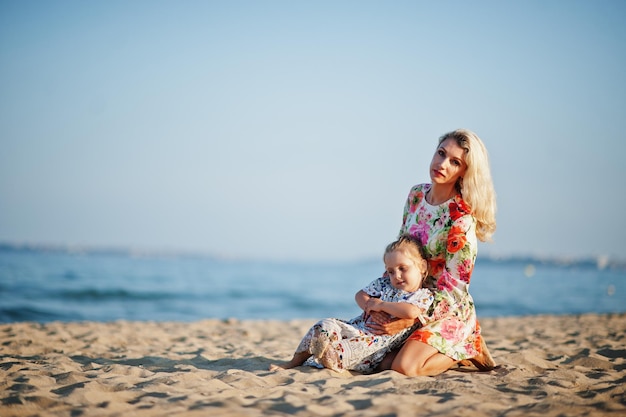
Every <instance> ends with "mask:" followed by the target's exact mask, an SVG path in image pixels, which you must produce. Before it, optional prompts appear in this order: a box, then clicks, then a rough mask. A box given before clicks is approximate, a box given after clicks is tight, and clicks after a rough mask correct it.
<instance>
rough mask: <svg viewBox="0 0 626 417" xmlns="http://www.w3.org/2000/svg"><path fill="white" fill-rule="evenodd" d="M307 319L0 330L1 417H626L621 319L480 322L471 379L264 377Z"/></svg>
mask: <svg viewBox="0 0 626 417" xmlns="http://www.w3.org/2000/svg"><path fill="white" fill-rule="evenodd" d="M314 321H315V320H314V319H311V320H297V321H290V322H280V321H238V320H226V321H224V320H203V321H198V322H193V323H176V322H165V323H156V322H126V321H119V322H111V323H98V322H76V323H60V322H53V323H48V324H38V323H31V322H23V323H10V324H3V325H0V353H1V359H0V401H1V402H0V416H2V417H9V416H73V417H76V416H120V417H122V416H270V415H296V416H460V415H463V416H544V417H549V416H554V417H556V416H611V415H615V416H624V415H626V393H625V390H626V388H625V387H626V314H610V315H594V314H589V315H581V316H532V317H507V318H484V319H482V321H481V323H482V327H483V332H484V335H485V337H486V339H487V341H488V343H489V346H490V348H491V351H492V354H493V356H494V358H495V360H496V361H497V362H498V364H499V366H498V367H497V368H496V369H495V370H493V371H490V372H484V373H483V372H477V371H476V370H475V369H473V368H469V367H466V368H458V369H452V370H450V371H448V372H446V373H444V374H443V375H440V376H437V377H417V378H408V377H405V376H403V375H400V374H397V373H395V372H393V371H385V372H382V373H378V374H374V375H359V374H351V373H347V372H346V373H342V374H338V373H335V372H332V371H329V370H326V369H324V370H318V369H314V368H308V367H300V368H296V369H293V370H282V371H278V372H270V371H268V370H267V369H268V366H269V364H270V363H272V362H276V361H280V360H285V359H288V358H290V356H291V354H292V352H293V349H294V348H295V346H296V345H297V343H298V342H299V340H300V337H301V336H302V335H303V334H304V332H305V331H306V330H307V329H308V328H309V326H310V325H312V324H313V323H314Z"/></svg>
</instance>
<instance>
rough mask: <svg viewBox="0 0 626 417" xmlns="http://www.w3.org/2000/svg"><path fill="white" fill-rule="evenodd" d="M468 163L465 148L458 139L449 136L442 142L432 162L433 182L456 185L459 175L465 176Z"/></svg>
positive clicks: (431, 175)
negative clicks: (459, 143)
mask: <svg viewBox="0 0 626 417" xmlns="http://www.w3.org/2000/svg"><path fill="white" fill-rule="evenodd" d="M466 169H467V164H466V163H465V150H464V149H463V148H461V147H460V146H459V145H458V144H457V143H456V140H454V139H453V138H449V139H446V140H444V141H443V142H441V144H439V147H438V148H437V150H436V151H435V154H434V155H433V160H432V161H431V162H430V179H431V180H432V182H433V184H440V185H446V184H452V185H454V184H455V183H456V181H457V180H458V179H459V177H463V175H464V174H465V170H466Z"/></svg>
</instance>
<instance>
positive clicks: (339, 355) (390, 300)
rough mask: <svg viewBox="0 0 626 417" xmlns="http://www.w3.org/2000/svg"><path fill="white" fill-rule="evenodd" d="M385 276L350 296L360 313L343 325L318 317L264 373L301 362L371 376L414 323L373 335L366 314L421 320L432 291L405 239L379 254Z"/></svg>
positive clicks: (416, 248) (412, 244)
mask: <svg viewBox="0 0 626 417" xmlns="http://www.w3.org/2000/svg"><path fill="white" fill-rule="evenodd" d="M383 261H384V263H385V269H386V273H385V274H384V276H383V277H381V278H378V279H376V280H374V281H372V282H371V283H370V284H369V285H367V286H366V287H365V288H363V289H362V290H360V291H359V292H357V293H356V295H355V300H356V303H357V304H358V305H359V307H361V309H363V314H362V315H360V316H358V317H355V318H353V319H352V320H349V321H344V320H339V319H324V320H320V321H319V322H317V323H316V324H315V325H314V326H313V327H311V329H309V331H308V332H307V334H306V335H305V336H304V338H303V339H302V341H301V342H300V344H299V345H298V348H297V349H296V352H295V353H294V355H293V358H292V359H291V360H290V361H289V362H285V363H283V364H280V365H274V364H272V365H270V370H276V369H290V368H294V367H296V366H300V365H302V364H305V362H306V364H307V365H311V366H317V367H325V368H329V369H332V370H334V371H337V372H339V371H344V370H353V371H359V372H362V373H371V372H374V370H375V369H376V367H377V366H378V364H379V363H380V362H381V361H382V359H383V358H384V357H385V355H386V354H387V352H389V351H390V350H392V349H394V348H396V347H398V346H400V345H401V344H402V343H403V342H404V341H405V340H406V338H407V337H408V336H409V335H410V334H411V333H412V332H413V331H414V330H415V328H416V327H418V326H419V325H420V323H419V322H417V321H416V324H415V325H414V326H413V327H409V328H407V329H405V330H403V331H402V332H400V333H398V334H395V335H382V336H381V335H374V334H372V333H370V332H369V331H368V330H367V323H368V318H369V314H370V312H372V311H384V312H386V313H388V314H391V315H392V316H395V317H399V318H409V319H419V320H420V321H423V320H424V316H425V315H426V314H427V310H428V309H429V307H430V306H431V304H432V302H433V295H432V293H431V292H430V291H429V290H428V289H426V288H422V283H423V281H424V278H425V277H426V275H427V264H426V260H425V259H424V257H423V255H422V250H421V246H420V245H419V243H418V242H417V241H416V240H415V239H414V238H413V237H411V236H409V235H403V236H401V237H400V238H399V239H398V240H396V241H395V242H393V243H391V244H389V245H388V246H387V248H386V249H385V254H384V256H383Z"/></svg>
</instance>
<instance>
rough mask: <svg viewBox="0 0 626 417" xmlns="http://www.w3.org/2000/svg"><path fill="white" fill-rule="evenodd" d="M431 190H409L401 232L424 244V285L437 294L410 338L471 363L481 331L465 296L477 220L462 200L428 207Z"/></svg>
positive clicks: (427, 186) (457, 198)
mask: <svg viewBox="0 0 626 417" xmlns="http://www.w3.org/2000/svg"><path fill="white" fill-rule="evenodd" d="M430 187H431V185H430V184H420V185H416V186H414V187H413V188H412V189H411V191H410V193H409V196H408V199H407V202H406V205H405V208H404V215H403V221H402V228H401V229H400V233H401V234H402V233H409V234H411V235H413V236H415V237H416V238H417V239H418V240H419V241H420V242H421V244H422V245H423V247H424V249H425V252H426V255H427V261H428V278H426V280H425V282H424V286H425V287H427V288H430V289H432V290H433V292H434V295H435V302H434V303H433V307H432V308H431V312H430V313H429V316H428V317H427V318H426V320H425V321H423V322H422V323H423V326H422V327H421V328H419V329H417V330H415V331H414V332H413V334H412V335H411V336H410V337H409V339H410V340H417V341H420V342H424V343H427V344H428V345H430V346H432V347H434V348H435V349H437V350H438V351H439V352H441V353H443V354H444V355H446V356H448V357H450V358H452V359H454V360H462V359H469V358H473V357H475V356H477V355H478V354H479V353H480V326H479V324H478V321H477V319H476V309H475V308H474V300H473V299H472V296H471V295H470V294H469V292H468V290H469V283H470V277H471V276H472V270H473V269H474V261H475V260H476V253H477V239H476V219H475V218H474V216H472V214H471V212H470V210H469V207H468V206H467V204H466V203H465V202H464V201H463V199H462V198H461V196H460V195H456V196H455V197H453V198H451V199H450V200H448V201H446V202H444V203H442V204H440V205H437V206H433V205H430V204H429V203H427V202H426V198H424V196H425V194H426V192H427V191H428V190H429V189H430Z"/></svg>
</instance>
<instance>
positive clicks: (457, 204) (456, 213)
mask: <svg viewBox="0 0 626 417" xmlns="http://www.w3.org/2000/svg"><path fill="white" fill-rule="evenodd" d="M448 208H449V209H450V217H451V218H452V220H456V219H458V218H460V217H463V216H465V215H466V214H470V213H471V212H472V210H470V208H469V206H468V205H467V203H466V202H465V200H463V199H462V198H459V197H457V198H455V199H454V201H451V202H450V204H448Z"/></svg>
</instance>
